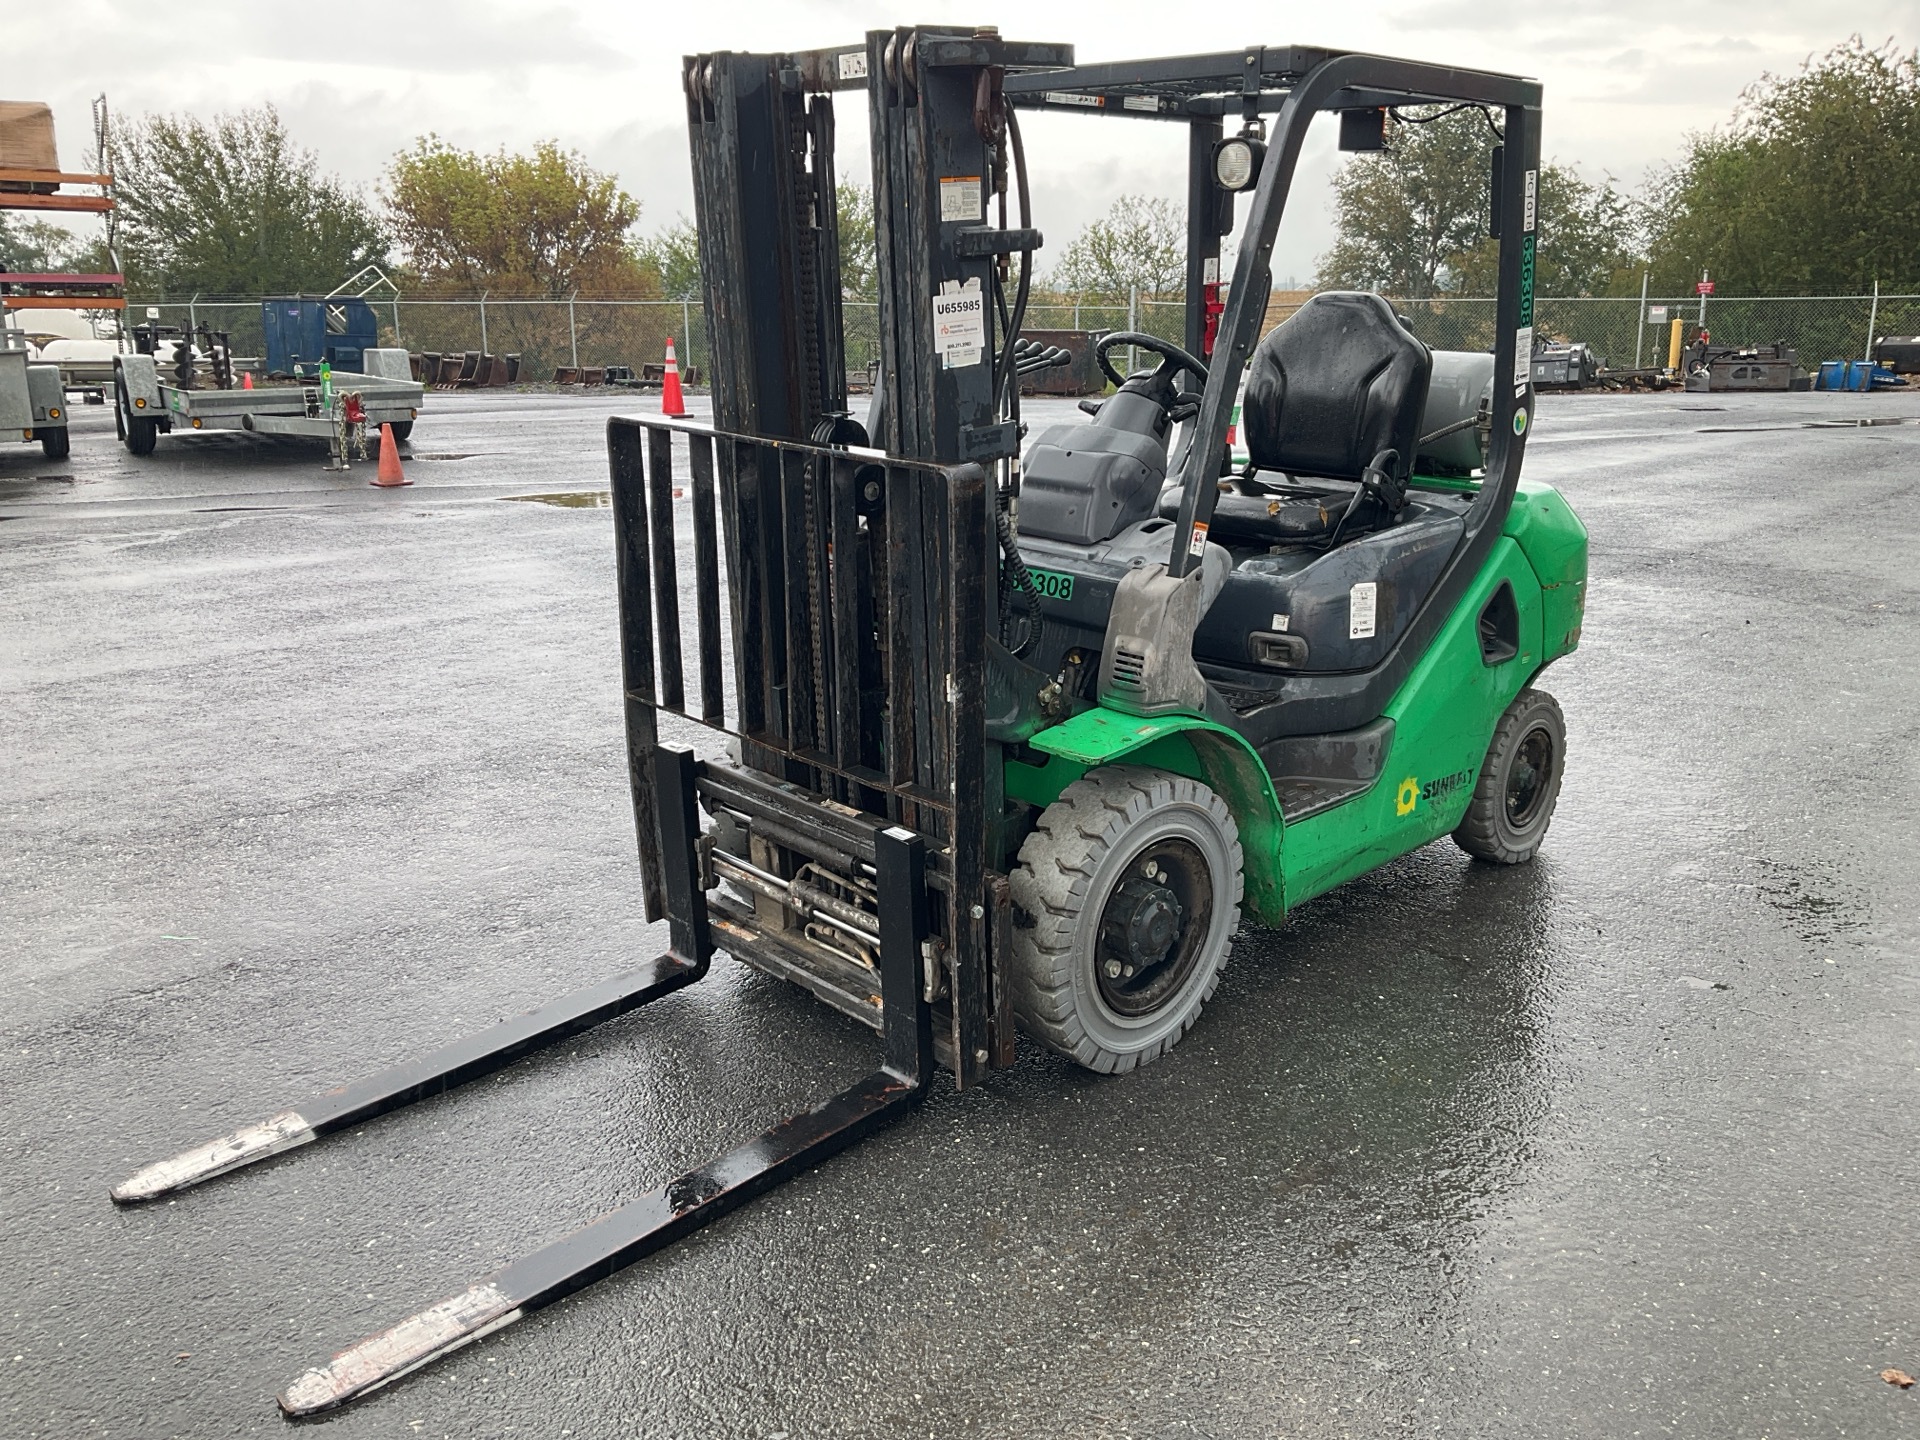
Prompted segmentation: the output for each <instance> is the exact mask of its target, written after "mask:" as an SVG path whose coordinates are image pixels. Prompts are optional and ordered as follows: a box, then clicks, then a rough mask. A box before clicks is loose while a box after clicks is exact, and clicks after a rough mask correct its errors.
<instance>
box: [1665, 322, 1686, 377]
mask: <svg viewBox="0 0 1920 1440" xmlns="http://www.w3.org/2000/svg"><path fill="white" fill-rule="evenodd" d="M1684 323H1685V322H1683V321H1681V320H1677V319H1676V320H1675V321H1674V322H1673V338H1672V339H1671V340H1669V341H1668V342H1667V369H1669V370H1678V369H1679V368H1680V327H1681V325H1682V324H1684Z"/></svg>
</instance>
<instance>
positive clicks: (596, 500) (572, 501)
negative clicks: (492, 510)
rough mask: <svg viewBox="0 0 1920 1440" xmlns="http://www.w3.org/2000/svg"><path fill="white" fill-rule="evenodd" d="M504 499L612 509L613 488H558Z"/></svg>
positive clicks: (585, 508)
mask: <svg viewBox="0 0 1920 1440" xmlns="http://www.w3.org/2000/svg"><path fill="white" fill-rule="evenodd" d="M500 498H501V499H502V500H531V501H532V502H533V503H534V504H536V505H558V506H559V507H560V508H561V509H563V510H611V509H612V508H613V492H612V491H611V490H558V491H554V492H552V493H550V494H546V495H502V496H501V497H500Z"/></svg>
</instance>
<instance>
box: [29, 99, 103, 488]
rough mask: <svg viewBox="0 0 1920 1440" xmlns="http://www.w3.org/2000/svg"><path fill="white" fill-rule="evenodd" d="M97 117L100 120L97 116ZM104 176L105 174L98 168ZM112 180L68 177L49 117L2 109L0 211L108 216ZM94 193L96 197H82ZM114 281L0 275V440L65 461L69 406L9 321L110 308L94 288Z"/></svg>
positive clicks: (55, 379)
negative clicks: (48, 312) (29, 314)
mask: <svg viewBox="0 0 1920 1440" xmlns="http://www.w3.org/2000/svg"><path fill="white" fill-rule="evenodd" d="M100 113H104V112H103V111H102V112H100ZM103 168H104V167H103ZM112 185H113V177H112V176H111V175H103V174H91V173H86V174H69V173H67V172H65V171H62V170H61V169H60V165H59V159H58V152H57V151H56V150H55V147H54V138H53V112H52V111H51V110H49V109H48V108H47V107H46V106H45V105H42V104H39V103H37V102H30V101H0V210H33V211H50V210H52V211H65V212H68V213H72V212H76V211H78V212H82V213H89V214H95V215H110V214H111V213H112V212H113V209H114V201H113V196H112V195H111V193H109V192H110V191H111V188H112ZM89 191H95V192H97V193H87V192H89ZM117 279H118V277H117V276H113V277H108V276H87V275H44V274H38V273H21V272H14V271H9V272H5V273H3V274H0V438H4V439H9V440H10V439H13V438H14V437H15V436H16V435H17V436H18V438H19V439H21V440H25V441H28V442H32V441H35V440H37V441H39V442H40V448H41V450H42V451H43V452H44V453H45V455H46V457H47V458H48V459H49V460H62V459H65V458H66V456H67V453H68V451H69V449H70V448H71V441H70V439H69V437H68V434H67V400H66V391H65V388H64V385H63V383H62V377H61V374H60V367H59V366H58V365H55V364H47V363H41V362H38V361H35V360H32V359H31V358H30V357H29V353H28V347H27V338H26V334H25V332H24V331H23V330H21V329H19V328H18V327H16V326H13V325H11V324H9V323H8V318H7V317H8V315H9V314H10V313H14V312H20V311H31V310H35V309H67V308H70V307H71V308H82V305H83V303H84V302H90V303H85V308H115V300H114V298H113V297H112V296H109V295H105V294H104V291H103V287H102V286H101V285H99V284H97V283H92V282H99V281H105V280H117ZM75 297H83V298H75Z"/></svg>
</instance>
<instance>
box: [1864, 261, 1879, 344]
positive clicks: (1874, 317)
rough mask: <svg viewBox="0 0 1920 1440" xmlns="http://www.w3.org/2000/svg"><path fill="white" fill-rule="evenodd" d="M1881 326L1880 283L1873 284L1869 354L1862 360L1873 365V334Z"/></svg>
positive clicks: (1869, 324)
mask: <svg viewBox="0 0 1920 1440" xmlns="http://www.w3.org/2000/svg"><path fill="white" fill-rule="evenodd" d="M1879 324H1880V281H1879V279H1878V278H1877V277H1876V278H1875V280H1874V282H1873V308H1872V309H1870V310H1868V311H1867V353H1866V354H1865V355H1864V356H1862V357H1861V358H1862V359H1864V360H1865V361H1867V363H1868V364H1872V363H1873V332H1874V330H1875V329H1876V328H1878V326H1879Z"/></svg>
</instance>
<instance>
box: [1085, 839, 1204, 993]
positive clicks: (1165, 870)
mask: <svg viewBox="0 0 1920 1440" xmlns="http://www.w3.org/2000/svg"><path fill="white" fill-rule="evenodd" d="M1212 913H1213V886H1212V883H1211V880H1210V879H1209V876H1208V872H1207V867H1206V862H1205V860H1204V859H1203V858H1202V857H1201V855H1200V852H1199V851H1198V850H1196V849H1195V848H1194V846H1193V845H1192V843H1191V842H1190V841H1187V840H1184V839H1167V840H1162V841H1159V842H1157V843H1155V844H1153V845H1150V846H1148V847H1147V848H1146V849H1145V850H1143V851H1142V852H1141V853H1140V854H1138V855H1136V856H1135V857H1134V858H1133V860H1132V861H1130V862H1129V863H1128V866H1127V871H1126V874H1125V875H1124V876H1123V877H1122V878H1121V880H1120V881H1119V883H1118V884H1116V885H1115V886H1114V887H1113V889H1112V890H1111V891H1109V892H1108V894H1107V901H1106V904H1105V905H1104V906H1103V907H1102V908H1101V912H1100V921H1099V928H1098V930H1097V931H1096V932H1095V937H1096V938H1095V941H1094V956H1093V971H1094V973H1093V978H1094V983H1095V984H1096V985H1097V986H1098V987H1099V990H1100V998H1101V999H1102V1000H1103V1001H1104V1002H1105V1003H1106V1005H1107V1007H1108V1008H1109V1009H1111V1010H1112V1011H1113V1012H1114V1013H1115V1014H1118V1015H1124V1016H1129V1017H1136V1016H1144V1015H1150V1014H1152V1013H1153V1012H1154V1011H1156V1010H1158V1009H1159V1008H1160V1007H1161V1006H1162V1005H1164V1004H1166V1003H1167V1002H1168V1001H1169V1000H1170V999H1172V998H1173V996H1175V995H1176V994H1177V993H1179V990H1180V987H1181V986H1182V985H1184V984H1185V983H1186V980H1187V977H1188V976H1189V975H1190V974H1191V973H1192V971H1193V966H1194V962H1195V960H1196V959H1197V958H1198V956H1199V954H1200V950H1201V948H1202V942H1203V941H1204V940H1205V938H1206V932H1207V929H1208V927H1209V925H1210V923H1211V916H1212Z"/></svg>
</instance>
